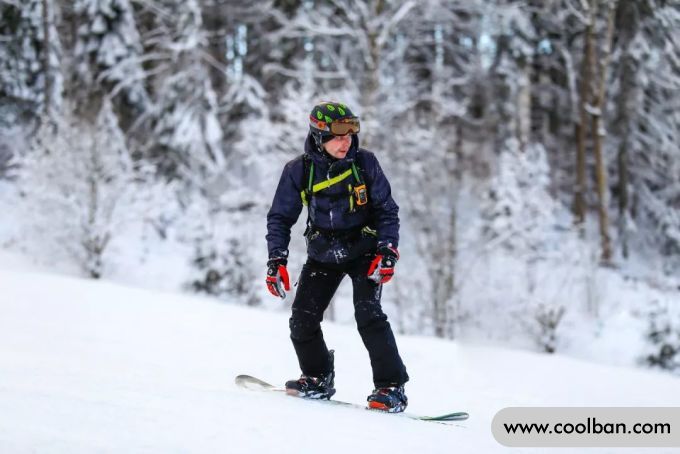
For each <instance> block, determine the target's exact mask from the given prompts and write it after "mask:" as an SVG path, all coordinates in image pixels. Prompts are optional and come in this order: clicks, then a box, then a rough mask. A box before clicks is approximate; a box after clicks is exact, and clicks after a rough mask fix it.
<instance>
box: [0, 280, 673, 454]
mask: <svg viewBox="0 0 680 454" xmlns="http://www.w3.org/2000/svg"><path fill="white" fill-rule="evenodd" d="M336 303H337V304H343V303H346V304H351V302H350V301H338V302H336ZM324 333H325V338H326V341H327V343H328V345H329V347H331V348H334V349H335V350H336V374H337V378H336V388H337V390H338V391H337V394H336V398H337V399H339V400H346V401H350V402H356V403H361V402H364V401H365V398H366V395H367V394H368V393H369V392H370V391H371V389H372V382H371V371H370V365H369V360H368V355H367V353H366V351H365V349H364V347H363V345H362V343H361V340H360V338H359V335H358V333H357V332H356V330H354V329H352V327H348V326H339V325H333V324H329V323H326V324H325V325H324ZM398 343H399V348H400V351H401V353H402V356H403V358H404V361H405V363H406V365H407V368H408V371H409V374H410V375H411V381H410V382H409V383H408V385H407V388H406V389H407V394H408V396H409V400H410V406H409V409H408V410H409V412H411V413H416V414H427V415H435V414H440V413H446V412H450V411H457V410H464V411H468V412H469V413H470V415H471V416H470V419H469V420H468V421H465V422H460V423H456V424H454V425H441V424H434V423H428V422H421V421H413V420H410V419H406V418H400V417H395V416H392V415H386V414H377V413H373V412H369V411H362V410H356V409H350V408H341V407H336V406H330V405H324V404H321V403H317V402H307V401H303V400H301V399H295V398H291V397H288V396H284V395H277V394H273V393H264V392H255V391H246V390H243V389H240V388H238V387H236V386H235V385H234V377H235V376H236V375H238V374H242V373H248V374H251V375H255V376H257V377H260V378H262V379H264V380H266V381H269V382H272V383H275V384H281V383H283V382H284V381H285V380H286V379H289V378H293V377H296V376H297V375H299V372H298V369H297V361H296V358H295V355H294V352H293V348H292V346H291V344H290V342H289V340H288V315H287V312H286V311H283V310H282V311H281V312H280V313H276V312H270V311H261V310H257V309H250V308H245V307H240V306H236V305H230V304H219V303H215V302H214V301H212V300H208V299H202V298H197V297H186V296H180V295H176V294H170V293H167V294H166V293H159V292H151V291H148V290H140V289H130V288H125V287H121V286H119V285H114V284H111V283H105V282H95V281H87V280H80V279H74V278H70V277H64V276H55V275H49V274H40V273H35V272H30V271H21V272H19V271H7V270H0V452H2V453H23V452H41V453H44V452H57V453H81V452H88V453H90V452H117V453H120V452H126V453H132V452H162V453H174V452H239V453H241V452H243V453H251V452H252V453H296V454H298V453H309V452H323V453H324V454H330V453H343V454H346V453H360V452H389V453H400V452H404V453H414V452H418V453H465V452H470V453H490V452H506V451H508V448H505V447H503V446H501V445H499V444H498V443H497V442H496V441H495V440H494V438H493V436H492V434H491V429H490V427H491V420H492V418H493V416H494V415H495V414H496V412H498V411H499V410H500V409H502V408H504V407H509V406H680V380H678V378H675V377H672V376H670V375H666V374H662V373H657V372H653V371H644V370H636V369H632V368H622V367H612V366H606V367H605V366H600V365H596V364H592V363H588V362H584V361H581V360H576V359H571V358H565V357H561V356H559V355H552V356H551V355H543V354H536V353H530V352H525V351H515V350H508V349H501V348H490V347H481V346H475V345H469V344H465V343H460V342H455V341H454V342H451V341H443V340H436V339H431V338H424V337H407V336H400V337H398ZM545 451H547V449H540V448H539V449H538V450H537V449H535V448H534V449H528V448H527V449H521V448H515V449H514V450H513V452H532V453H536V452H545ZM615 451H616V450H614V449H592V450H589V451H588V452H615ZM621 451H623V452H629V451H627V450H619V452H621ZM642 451H644V450H642ZM665 451H666V452H672V451H673V450H671V449H667V450H665ZM559 452H561V453H564V452H582V450H576V449H575V450H569V449H560V450H559ZM636 452H641V450H637V449H636ZM649 452H664V450H663V449H656V450H651V449H650V450H649ZM675 452H677V451H675Z"/></svg>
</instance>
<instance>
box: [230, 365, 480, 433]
mask: <svg viewBox="0 0 680 454" xmlns="http://www.w3.org/2000/svg"><path fill="white" fill-rule="evenodd" d="M234 381H235V383H236V385H237V386H239V387H241V388H244V389H249V390H251V391H271V392H275V393H282V394H286V390H285V388H280V387H277V386H274V385H272V384H270V383H267V382H266V381H263V380H260V379H259V378H256V377H252V376H250V375H238V376H237V377H236V379H235V380H234ZM286 395H289V394H286ZM292 397H295V396H292ZM306 400H310V401H313V402H319V403H323V404H328V405H337V406H341V407H348V408H357V409H361V410H368V411H372V412H377V413H384V414H387V415H394V416H401V417H404V418H410V419H415V420H418V421H431V422H439V423H447V422H455V421H465V420H466V419H468V418H469V417H470V415H468V414H467V413H466V412H464V411H457V412H453V413H448V414H445V415H439V416H419V415H414V414H411V413H388V412H386V411H382V410H375V409H372V408H368V407H367V406H366V405H359V404H355V403H351V402H343V401H341V400H332V399H331V400H321V399H306Z"/></svg>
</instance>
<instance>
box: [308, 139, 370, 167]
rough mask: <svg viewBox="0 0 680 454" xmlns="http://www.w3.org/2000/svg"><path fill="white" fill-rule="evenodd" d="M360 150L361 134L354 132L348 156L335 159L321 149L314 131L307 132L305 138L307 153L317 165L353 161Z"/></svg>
mask: <svg viewBox="0 0 680 454" xmlns="http://www.w3.org/2000/svg"><path fill="white" fill-rule="evenodd" d="M358 150H359V136H357V135H356V134H354V135H353V136H352V144H351V145H350V146H349V151H347V156H345V157H344V158H343V159H335V158H334V157H332V156H331V155H329V154H328V153H326V152H325V151H323V150H319V148H318V147H317V146H316V142H314V137H312V133H311V132H310V133H309V134H307V139H306V140H305V154H306V155H308V156H309V157H311V158H312V161H314V163H315V164H317V165H331V164H332V163H334V162H338V161H342V162H352V161H354V160H355V159H356V157H357V151H358Z"/></svg>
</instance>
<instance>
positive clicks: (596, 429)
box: [503, 418, 671, 435]
mask: <svg viewBox="0 0 680 454" xmlns="http://www.w3.org/2000/svg"><path fill="white" fill-rule="evenodd" d="M503 427H504V429H505V431H506V432H507V433H508V434H558V435H562V434H564V435H570V434H579V435H580V434H596V435H597V434H670V433H671V425H670V424H669V423H648V422H647V423H635V424H633V425H632V426H631V425H629V424H625V423H608V422H605V423H602V422H598V421H597V419H596V418H587V420H586V422H582V423H571V422H567V423H556V424H549V423H547V424H537V423H531V424H526V423H514V424H508V423H504V424H503Z"/></svg>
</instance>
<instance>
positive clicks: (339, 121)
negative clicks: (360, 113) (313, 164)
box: [309, 102, 360, 145]
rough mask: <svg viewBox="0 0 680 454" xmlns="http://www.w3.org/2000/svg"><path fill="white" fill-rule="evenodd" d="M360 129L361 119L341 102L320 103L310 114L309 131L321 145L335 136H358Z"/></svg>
mask: <svg viewBox="0 0 680 454" xmlns="http://www.w3.org/2000/svg"><path fill="white" fill-rule="evenodd" d="M359 129H360V126H359V117H357V116H356V115H354V114H353V113H352V111H351V110H350V108H349V107H347V106H346V105H345V104H342V103H339V102H322V103H319V104H317V105H316V106H314V108H313V109H312V112H311V113H310V114H309V130H310V132H311V133H312V135H313V136H314V139H315V140H316V142H317V144H319V145H321V143H322V142H326V141H327V140H330V139H332V138H333V137H334V136H346V135H347V134H357V133H358V132H359Z"/></svg>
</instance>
